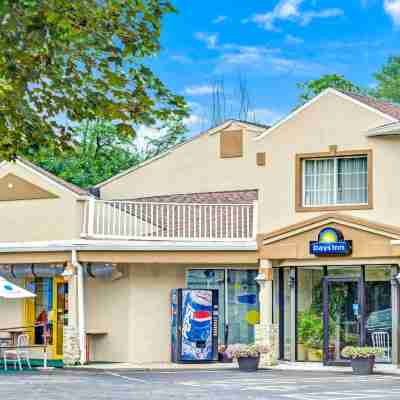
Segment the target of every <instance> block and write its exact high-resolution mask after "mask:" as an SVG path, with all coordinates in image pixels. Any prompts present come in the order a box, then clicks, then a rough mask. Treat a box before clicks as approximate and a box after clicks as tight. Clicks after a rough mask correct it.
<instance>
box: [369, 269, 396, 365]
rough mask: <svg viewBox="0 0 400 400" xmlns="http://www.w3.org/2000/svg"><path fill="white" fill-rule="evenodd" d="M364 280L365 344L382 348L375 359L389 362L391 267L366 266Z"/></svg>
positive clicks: (390, 343)
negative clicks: (380, 354)
mask: <svg viewBox="0 0 400 400" xmlns="http://www.w3.org/2000/svg"><path fill="white" fill-rule="evenodd" d="M365 280H366V296H365V315H366V318H365V321H366V330H367V332H366V333H367V346H376V347H381V348H383V349H384V355H383V356H382V357H379V358H377V361H378V362H390V361H391V359H392V298H391V282H390V280H391V268H390V267H382V266H367V267H365Z"/></svg>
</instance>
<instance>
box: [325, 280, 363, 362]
mask: <svg viewBox="0 0 400 400" xmlns="http://www.w3.org/2000/svg"><path fill="white" fill-rule="evenodd" d="M323 297H324V299H323V303H324V310H323V320H324V340H323V347H324V363H325V364H327V365H342V364H347V363H349V360H347V359H344V358H343V357H342V355H341V352H342V350H343V348H344V347H346V346H358V345H363V344H364V343H365V328H364V325H365V324H364V314H363V313H364V306H363V304H364V298H363V297H364V289H363V281H362V279H359V278H354V277H349V278H346V277H342V278H336V277H335V278H332V277H326V278H324V289H323Z"/></svg>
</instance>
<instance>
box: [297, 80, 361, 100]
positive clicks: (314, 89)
mask: <svg viewBox="0 0 400 400" xmlns="http://www.w3.org/2000/svg"><path fill="white" fill-rule="evenodd" d="M297 87H298V88H299V89H301V90H302V92H301V93H300V105H302V104H304V103H306V102H307V101H309V100H311V99H312V98H313V97H315V96H317V95H318V94H320V93H321V92H323V91H324V90H325V89H328V88H335V89H341V90H345V91H347V92H361V88H360V87H358V86H356V85H355V84H354V83H352V82H351V81H349V80H347V79H345V77H344V76H342V75H338V74H328V75H322V76H321V77H320V78H318V79H313V80H309V81H307V82H303V83H299V84H298V85H297Z"/></svg>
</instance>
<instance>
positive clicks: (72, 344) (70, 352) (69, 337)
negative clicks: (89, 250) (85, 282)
mask: <svg viewBox="0 0 400 400" xmlns="http://www.w3.org/2000/svg"><path fill="white" fill-rule="evenodd" d="M66 271H68V272H69V273H70V274H68V275H67V280H68V325H67V326H65V327H64V346H63V353H64V354H63V356H64V357H63V360H64V364H65V365H75V364H77V363H78V362H79V359H80V350H79V336H78V289H77V288H78V279H77V276H76V273H75V268H74V267H73V266H72V265H71V264H68V266H67V268H66Z"/></svg>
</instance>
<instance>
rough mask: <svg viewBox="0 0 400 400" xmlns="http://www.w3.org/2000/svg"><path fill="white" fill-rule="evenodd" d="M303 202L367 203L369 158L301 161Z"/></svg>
mask: <svg viewBox="0 0 400 400" xmlns="http://www.w3.org/2000/svg"><path fill="white" fill-rule="evenodd" d="M303 165H304V172H303V173H304V179H303V185H304V188H303V204H304V206H321V205H332V204H366V203H368V158H367V157H346V158H343V157H338V158H329V159H310V160H304V163H303Z"/></svg>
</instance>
